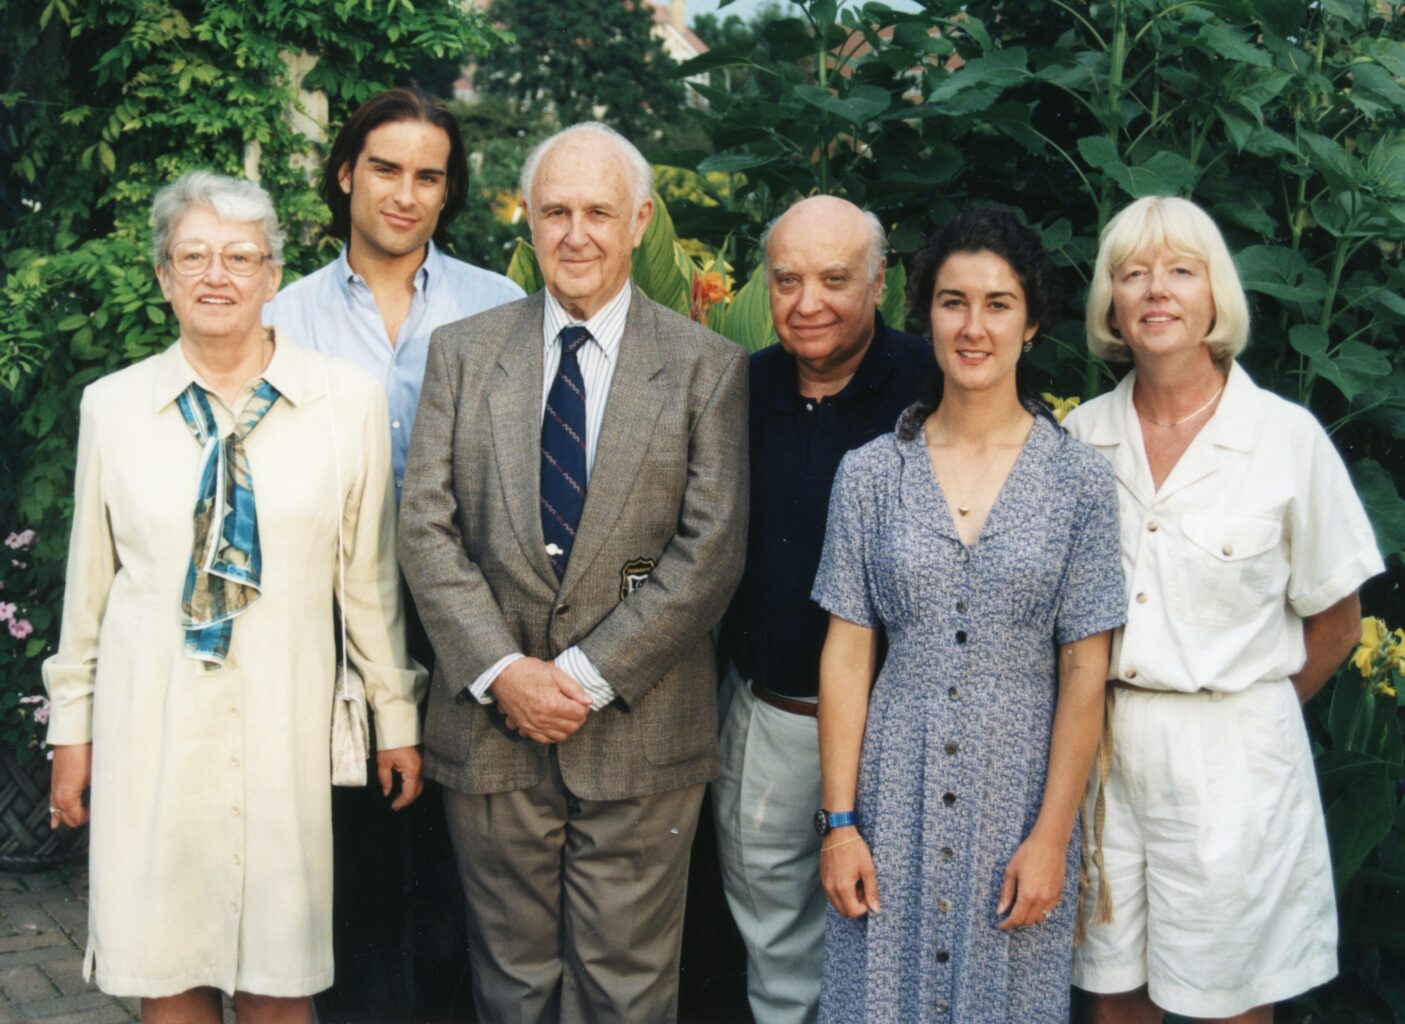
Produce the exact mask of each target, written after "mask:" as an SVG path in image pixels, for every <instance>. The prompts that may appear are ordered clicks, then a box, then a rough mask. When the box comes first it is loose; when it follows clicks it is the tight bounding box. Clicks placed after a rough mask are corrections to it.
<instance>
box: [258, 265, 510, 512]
mask: <svg viewBox="0 0 1405 1024" xmlns="http://www.w3.org/2000/svg"><path fill="white" fill-rule="evenodd" d="M346 253H347V250H346V247H345V246H343V247H342V251H341V255H340V256H338V257H337V258H336V259H335V260H333V261H332V262H331V263H328V264H327V265H326V266H325V267H323V268H321V269H320V270H317V271H314V272H313V273H311V274H308V275H307V276H306V277H304V278H303V279H302V280H300V281H295V282H293V283H292V284H290V285H288V287H286V288H284V289H283V290H282V291H281V292H279V293H278V294H277V295H276V296H275V297H274V299H273V301H272V302H270V303H269V304H268V305H266V306H265V307H264V310H263V321H264V323H265V324H267V325H269V326H272V327H276V328H277V329H278V333H279V335H280V336H283V337H286V338H289V339H290V340H292V341H293V342H295V343H296V344H298V345H301V346H302V347H304V348H310V349H312V350H314V351H316V352H322V353H325V354H327V355H332V356H338V357H340V358H342V359H346V360H348V361H350V362H352V363H355V364H356V365H357V366H360V367H361V368H362V369H364V370H366V371H367V372H369V373H370V374H371V376H373V377H375V378H376V380H378V381H380V383H381V386H382V387H383V388H385V397H386V400H387V402H388V403H389V405H390V445H391V458H392V462H393V464H394V467H395V496H396V499H397V501H398V500H399V497H400V489H401V486H402V484H403V483H404V479H405V456H406V453H407V452H408V451H409V449H410V432H411V431H412V430H413V429H414V426H415V410H416V409H417V408H418V407H419V403H420V386H421V385H422V384H423V383H424V363H425V357H426V356H427V355H428V353H429V336H430V334H431V333H433V332H434V330H435V328H437V327H442V326H443V325H444V324H448V323H453V322H454V321H455V320H462V319H464V318H465V317H470V316H473V315H474V314H475V313H481V312H483V311H484V310H485V309H491V308H493V307H494V306H500V305H502V304H503V303H505V302H512V301H514V300H516V299H520V298H522V296H523V291H522V289H521V288H519V287H517V285H515V284H513V283H512V282H511V281H509V280H508V279H507V278H506V277H503V276H502V275H501V274H495V273H493V272H492V271H491V270H483V269H482V268H481V267H475V266H473V265H472V264H469V263H464V262H463V261H462V260H456V259H453V258H452V257H449V256H445V255H444V254H443V253H441V252H440V251H439V250H438V249H436V248H435V246H434V243H433V242H430V243H429V246H428V251H427V253H426V254H425V258H424V262H423V263H422V264H420V268H419V269H418V270H417V271H415V282H414V284H415V294H414V297H413V298H412V299H411V300H410V312H409V315H408V316H407V317H406V318H405V323H404V325H403V326H402V327H401V328H400V336H399V338H398V339H397V341H396V344H395V345H394V346H393V347H392V346H391V344H390V339H389V338H388V337H387V336H386V333H385V325H384V323H383V322H382V321H381V314H380V310H379V309H377V308H376V300H375V296H373V295H372V294H371V288H370V286H369V285H368V284H367V283H366V280H365V278H363V277H362V276H361V275H360V274H358V273H356V272H355V271H354V270H352V269H351V264H350V263H349V262H348V261H347V256H346Z"/></svg>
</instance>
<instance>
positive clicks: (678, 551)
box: [400, 124, 748, 1024]
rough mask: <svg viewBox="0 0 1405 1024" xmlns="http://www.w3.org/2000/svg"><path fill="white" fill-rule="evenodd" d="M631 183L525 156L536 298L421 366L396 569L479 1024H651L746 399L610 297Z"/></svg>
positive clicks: (624, 159)
mask: <svg viewBox="0 0 1405 1024" xmlns="http://www.w3.org/2000/svg"><path fill="white" fill-rule="evenodd" d="M651 179H652V175H651V173H650V170H649V166H648V164H647V163H646V162H645V161H644V159H643V157H642V156H640V155H639V152H638V150H636V149H635V148H634V147H633V146H632V145H630V144H629V143H628V142H627V141H626V140H625V139H623V138H622V137H620V136H618V135H617V134H615V133H614V132H612V131H611V130H609V129H608V128H605V127H604V126H602V125H598V124H582V125H576V126H574V127H572V128H568V129H566V130H565V131H563V132H561V133H559V134H558V135H556V136H553V137H552V138H550V139H547V140H546V141H545V142H543V143H542V144H541V145H540V146H539V147H538V148H537V149H536V150H535V151H534V152H533V153H532V155H531V156H530V157H529V158H528V161H527V164H526V166H525V167H524V169H523V174H522V184H523V188H522V194H523V202H524V205H525V206H526V208H527V214H528V219H529V223H530V226H531V229H532V240H533V242H534V244H535V247H536V251H537V258H538V261H539V263H540V265H541V268H542V272H543V276H544V279H545V281H546V288H545V290H544V291H542V292H539V293H537V294H535V295H532V296H530V297H528V298H526V299H523V300H520V301H518V302H515V303H511V304H509V305H505V306H501V307H498V308H497V309H494V310H491V311H489V312H486V313H482V314H479V315H478V316H475V317H472V318H470V319H468V320H464V321H460V322H458V323H455V324H451V325H448V326H446V327H443V328H440V329H439V330H438V331H436V332H435V334H434V338H433V341H432V342H431V346H430V354H429V362H428V367H427V369H426V373H425V382H424V390H423V393H422V398H421V404H420V411H419V418H418V420H417V422H416V425H415V431H414V439H413V441H412V444H411V448H410V455H409V462H408V466H407V469H406V474H405V487H404V495H403V500H402V505H401V522H400V559H401V563H402V566H403V568H404V572H405V576H406V578H407V580H408V581H409V584H410V587H411V589H412V591H413V592H414V596H415V600H416V602H417V603H418V605H419V608H420V612H421V614H422V616H423V618H424V622H425V625H426V627H427V629H428V632H429V635H430V638H431V640H432V641H433V643H434V648H435V651H436V654H437V656H438V661H437V664H436V667H435V672H434V682H433V686H432V692H431V697H430V706H429V720H428V723H427V726H426V733H425V743H426V748H427V751H426V761H425V764H426V770H427V774H428V775H429V776H430V777H432V778H434V779H437V780H438V781H439V782H440V783H442V784H443V785H444V786H445V788H446V790H447V793H446V798H445V799H446V810H447V812H448V817H449V822H450V829H451V832H452V834H453V838H454V845H455V851H456V854H457V857H458V861H459V866H460V874H461V876H462V879H463V885H464V891H465V896H466V899H467V905H468V918H469V933H470V942H469V945H470V958H471V962H472V967H473V972H474V983H473V986H474V999H475V1002H476V1004H477V1009H478V1014H479V1017H480V1019H483V1020H492V1021H504V1020H513V1021H524V1022H526V1021H532V1022H536V1021H558V1020H564V1021H577V1020H580V1021H586V1020H591V1021H597V1020H598V1021H647V1022H650V1024H655V1022H665V1021H670V1020H673V1019H674V1017H675V1016H676V1003H677V982H678V954H679V946H680V940H681V933H682V921H683V892H684V884H685V881H686V878H687V871H688V853H689V847H690V845H691V842H692V838H693V833H694V829H695V827H696V823H697V815H698V809H699V805H700V803H701V800H702V795H703V786H704V784H705V783H706V782H707V780H709V779H711V778H713V777H714V776H715V775H716V773H717V752H716V711H715V694H716V680H715V672H714V662H713V655H712V650H711V647H710V644H709V639H708V632H709V630H710V629H711V627H712V626H713V625H714V624H715V623H716V622H717V621H718V619H719V618H720V617H721V615H722V612H723V610H724V608H725V607H726V605H727V601H728V598H729V597H730V596H731V593H732V590H733V588H734V587H735V586H736V583H737V580H738V578H739V576H740V573H741V563H742V557H743V552H744V550H745V542H746V537H745V529H746V509H747V480H748V477H747V445H746V436H747V435H746V401H747V399H746V384H747V373H746V359H745V353H744V352H743V351H742V350H741V349H740V348H739V347H737V346H735V345H732V344H730V343H729V342H727V341H725V340H723V339H721V338H719V337H717V336H716V335H714V334H712V333H711V332H709V331H707V330H705V329H704V328H702V327H699V326H698V325H696V324H694V323H693V322H691V321H690V320H687V319H685V318H683V317H680V316H678V315H676V314H674V313H672V312H670V311H669V310H666V309H664V308H663V307H661V306H659V305H657V304H655V303H653V302H651V301H650V300H649V299H647V298H646V297H645V296H644V295H643V294H642V293H640V292H639V291H638V290H637V289H635V288H634V287H633V286H632V285H631V283H630V281H629V269H630V258H631V256H632V253H633V250H634V248H635V247H637V246H638V244H639V242H640V240H641V239H642V237H643V234H644V230H645V228H646V227H647V226H648V222H649V219H650V217H651V216H652V213H653V204H652V202H651V200H650V194H651V186H652V180H651Z"/></svg>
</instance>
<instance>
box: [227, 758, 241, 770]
mask: <svg viewBox="0 0 1405 1024" xmlns="http://www.w3.org/2000/svg"><path fill="white" fill-rule="evenodd" d="M229 767H231V768H238V767H239V758H237V757H231V758H230V759H229Z"/></svg>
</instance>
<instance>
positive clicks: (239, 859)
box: [234, 853, 244, 864]
mask: <svg viewBox="0 0 1405 1024" xmlns="http://www.w3.org/2000/svg"><path fill="white" fill-rule="evenodd" d="M234 863H236V864H243V863H244V858H243V857H241V856H239V854H237V853H236V854H235V855H234Z"/></svg>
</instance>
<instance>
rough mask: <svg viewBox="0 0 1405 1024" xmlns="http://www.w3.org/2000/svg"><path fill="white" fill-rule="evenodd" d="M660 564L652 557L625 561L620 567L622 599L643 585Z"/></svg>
mask: <svg viewBox="0 0 1405 1024" xmlns="http://www.w3.org/2000/svg"><path fill="white" fill-rule="evenodd" d="M658 564H659V563H658V562H656V561H654V560H653V559H652V558H631V559H630V560H629V561H628V562H625V563H624V565H622V566H621V567H620V600H621V601H623V600H624V599H625V598H626V597H628V596H629V595H630V594H632V593H634V592H635V591H636V590H638V589H639V588H640V587H642V586H643V585H644V581H645V580H647V579H648V578H649V573H651V572H653V571H654V569H655V568H656V567H657V566H658Z"/></svg>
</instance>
